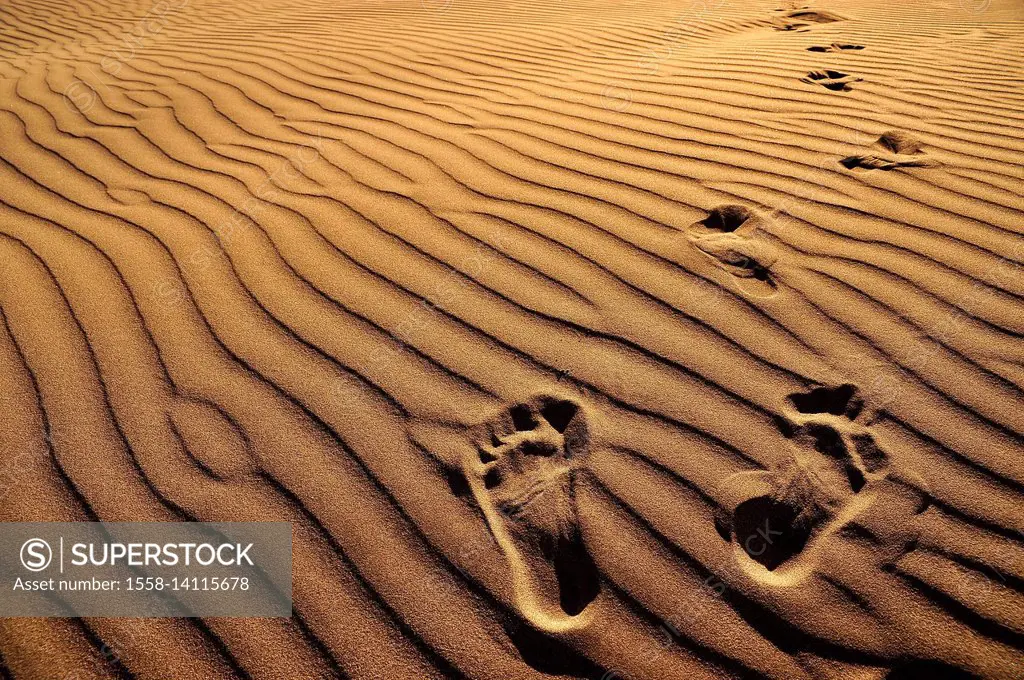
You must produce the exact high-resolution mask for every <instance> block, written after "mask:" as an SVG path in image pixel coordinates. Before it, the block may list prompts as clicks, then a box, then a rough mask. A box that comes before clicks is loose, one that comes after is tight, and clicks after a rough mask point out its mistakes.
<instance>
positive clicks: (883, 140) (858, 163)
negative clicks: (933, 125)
mask: <svg viewBox="0 0 1024 680" xmlns="http://www.w3.org/2000/svg"><path fill="white" fill-rule="evenodd" d="M839 162H840V163H841V164H842V165H843V167H845V168H846V169H847V170H854V169H861V170H896V169H897V168H928V167H933V166H936V165H938V162H937V161H935V160H933V159H932V158H931V156H929V155H928V154H927V153H925V152H924V150H923V148H922V144H921V142H920V141H918V140H917V139H916V138H914V137H913V136H912V135H909V134H907V133H906V132H901V131H899V130H890V131H888V132H886V133H884V134H882V136H881V137H879V138H878V140H877V141H876V142H875V144H874V149H873V150H872V152H871V153H866V154H860V155H856V156H849V157H847V158H844V159H843V160H841V161H839Z"/></svg>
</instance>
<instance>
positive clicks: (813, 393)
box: [787, 384, 864, 420]
mask: <svg viewBox="0 0 1024 680" xmlns="http://www.w3.org/2000/svg"><path fill="white" fill-rule="evenodd" d="M787 400H788V401H789V402H790V403H791V404H792V405H793V407H794V408H795V409H796V410H797V411H798V412H800V413H804V414H810V413H831V414H832V415H834V416H843V415H845V416H847V417H849V418H850V419H851V420H852V419H854V418H856V417H857V416H858V415H859V414H860V412H861V409H862V408H863V407H864V401H863V400H862V399H861V398H860V397H859V396H857V388H856V386H854V385H850V384H843V385H839V386H837V387H815V388H813V389H811V390H810V391H808V392H796V393H794V394H790V395H789V396H788V397H787Z"/></svg>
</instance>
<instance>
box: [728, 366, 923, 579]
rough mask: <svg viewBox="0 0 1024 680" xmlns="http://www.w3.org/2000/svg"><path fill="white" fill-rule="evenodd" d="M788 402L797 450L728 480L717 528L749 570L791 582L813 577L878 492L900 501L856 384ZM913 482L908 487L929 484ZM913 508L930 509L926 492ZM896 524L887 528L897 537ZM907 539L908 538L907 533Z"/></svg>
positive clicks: (788, 429) (784, 424) (785, 427)
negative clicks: (889, 484) (835, 539)
mask: <svg viewBox="0 0 1024 680" xmlns="http://www.w3.org/2000/svg"><path fill="white" fill-rule="evenodd" d="M788 401H789V405H790V407H791V413H790V415H789V417H788V418H787V419H785V420H782V421H780V429H782V431H783V434H785V435H786V437H787V438H788V439H790V440H791V441H793V443H794V444H795V446H794V447H793V451H792V454H791V455H790V456H788V457H787V458H786V460H785V461H783V462H782V463H780V464H779V465H778V466H777V467H776V468H774V469H771V470H766V471H756V472H741V473H738V474H735V475H732V476H731V477H729V478H728V479H726V480H725V483H724V484H723V487H722V497H723V498H724V501H725V502H724V507H723V510H722V512H721V513H720V516H719V518H718V528H719V532H720V533H721V534H722V537H723V538H725V539H726V540H729V541H733V542H734V544H735V546H736V555H737V558H738V559H739V560H740V563H741V565H742V566H744V568H745V569H746V570H747V571H748V573H751V574H752V575H755V576H758V577H760V578H762V579H763V578H770V579H771V580H773V581H774V582H777V583H786V584H792V583H797V582H799V581H801V580H803V579H804V578H806V577H807V576H808V575H810V573H811V572H812V571H813V569H814V567H815V562H816V559H817V555H818V554H819V553H820V551H821V549H822V548H823V546H824V544H825V543H826V542H827V537H828V536H831V535H833V534H835V533H837V532H839V531H841V530H842V529H843V528H844V527H845V526H847V525H849V524H850V523H851V522H853V521H854V520H855V519H856V518H858V516H860V515H862V514H863V513H864V512H865V511H866V510H867V509H868V508H869V507H871V506H872V505H873V504H874V503H875V502H876V501H878V500H879V499H880V498H883V497H886V498H889V499H890V500H887V502H890V501H892V502H894V503H895V502H897V501H895V500H894V499H895V496H894V495H893V494H892V493H889V494H888V495H886V494H887V491H886V489H883V488H882V487H883V482H884V481H885V480H888V479H890V477H892V476H893V473H892V468H891V466H890V462H889V456H888V454H887V453H886V452H885V451H883V450H882V449H881V448H880V447H879V446H878V445H877V444H876V443H875V438H874V435H873V434H872V432H871V429H870V427H869V426H868V425H866V424H863V422H862V421H864V420H865V419H866V416H865V410H864V403H863V401H862V400H861V399H860V397H859V396H858V395H857V388H856V387H855V386H853V385H849V384H846V385H839V386H838V387H818V388H815V389H812V390H810V391H808V392H803V393H796V394H792V395H790V396H789V399H788ZM914 481H915V483H916V487H913V486H912V487H908V488H921V487H923V484H921V483H919V480H916V479H915V480H914ZM911 506H912V507H911V510H912V512H916V513H919V512H922V511H923V510H924V509H925V503H924V501H923V499H922V498H920V497H916V498H914V499H913V500H912V501H911ZM897 529H899V528H898V527H897V528H896V529H891V530H890V531H889V533H890V534H891V537H892V540H894V541H895V540H896V535H897V533H898V532H897ZM903 539H904V542H909V540H910V539H909V538H908V537H907V535H906V532H904V534H903ZM768 572H770V573H771V576H770V577H768V576H767V573H768Z"/></svg>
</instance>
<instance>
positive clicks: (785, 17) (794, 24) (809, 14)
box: [774, 7, 846, 31]
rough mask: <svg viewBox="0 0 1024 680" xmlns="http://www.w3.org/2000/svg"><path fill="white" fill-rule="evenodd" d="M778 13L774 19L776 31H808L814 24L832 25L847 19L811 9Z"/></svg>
mask: <svg viewBox="0 0 1024 680" xmlns="http://www.w3.org/2000/svg"><path fill="white" fill-rule="evenodd" d="M776 11H777V12H779V13H780V14H779V15H778V16H776V17H775V19H774V22H775V30H777V31H795V30H800V29H807V28H809V27H810V26H813V25H814V24H830V23H833V22H835V21H844V20H845V19H846V17H842V16H839V15H838V14H833V13H832V12H825V11H822V10H814V9H811V8H809V7H801V8H798V9H780V10H776Z"/></svg>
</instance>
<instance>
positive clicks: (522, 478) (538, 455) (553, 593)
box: [463, 395, 600, 633]
mask: <svg viewBox="0 0 1024 680" xmlns="http://www.w3.org/2000/svg"><path fill="white" fill-rule="evenodd" d="M473 435H474V439H475V442H474V443H475V452H474V453H473V454H472V455H471V456H470V455H469V454H467V456H468V457H467V458H466V459H465V460H463V472H464V474H465V476H466V479H467V480H468V482H469V486H470V489H471V491H472V493H473V497H474V498H475V500H476V502H477V504H478V505H479V506H480V509H481V510H482V511H483V513H484V517H485V518H486V521H487V525H488V527H489V528H490V530H491V533H492V534H493V535H494V537H495V539H496V540H497V542H498V545H499V546H500V548H501V550H502V552H503V553H504V554H505V557H506V559H507V560H508V563H509V566H510V568H511V571H512V578H513V588H514V596H515V601H516V605H517V607H518V609H519V611H520V613H521V614H522V616H523V617H524V618H525V619H526V620H527V621H528V622H529V623H531V624H532V625H533V626H534V627H535V628H537V629H539V630H542V631H545V632H549V633H564V632H569V631H571V630H574V629H577V628H579V627H581V626H582V625H584V624H585V623H586V618H587V617H586V610H587V605H589V604H590V603H591V602H592V601H593V600H594V599H595V598H596V597H597V594H598V591H599V588H600V583H599V579H598V573H597V569H596V567H595V566H594V564H593V562H592V561H591V559H590V555H589V554H588V553H587V550H586V548H585V546H584V545H583V540H582V537H581V535H580V529H579V522H578V519H577V515H576V501H575V491H576V488H575V484H576V473H577V470H578V467H579V465H580V463H581V462H582V461H583V460H584V458H585V457H586V455H587V446H588V430H587V422H586V418H585V416H584V414H583V412H582V410H581V408H580V407H579V405H577V404H576V403H574V402H572V401H569V400H567V399H559V398H555V397H551V396H546V395H542V396H538V397H535V398H533V399H531V400H530V401H528V402H527V403H523V404H517V405H515V406H513V407H512V408H510V409H508V410H506V411H503V412H502V413H501V414H500V415H499V416H498V417H497V418H495V419H494V420H492V421H490V422H487V423H484V424H483V425H481V426H479V427H478V428H476V430H475V431H474V432H473Z"/></svg>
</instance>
